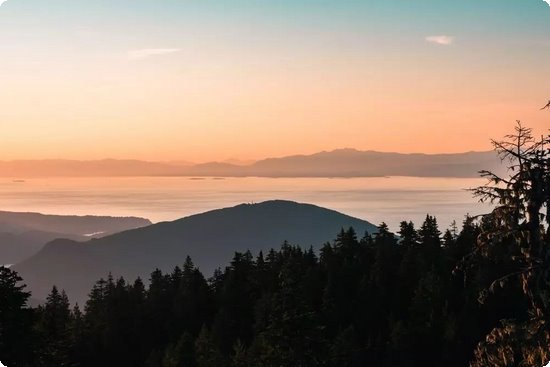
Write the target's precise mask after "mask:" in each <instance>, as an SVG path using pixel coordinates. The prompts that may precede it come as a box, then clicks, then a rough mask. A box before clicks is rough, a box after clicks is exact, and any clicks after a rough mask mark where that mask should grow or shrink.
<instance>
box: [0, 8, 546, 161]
mask: <svg viewBox="0 0 550 367" xmlns="http://www.w3.org/2000/svg"><path fill="white" fill-rule="evenodd" d="M31 3H33V1H31ZM54 3H55V2H54ZM37 4H38V3H37ZM59 4H62V5H63V6H65V7H67V6H69V5H68V4H69V3H67V2H65V1H60V2H59ZM136 4H137V5H136V6H138V5H139V6H153V5H150V4H149V5H146V3H145V2H143V4H142V3H141V2H140V1H137V2H136ZM163 4H164V5H163ZM472 4H473V3H472ZM157 5H158V7H159V11H161V10H166V12H168V10H170V9H169V8H170V6H172V7H175V6H177V5H175V4H172V3H170V2H162V1H159V3H158V4H157ZM157 5H155V6H157ZM543 5H544V4H542V5H541V6H540V9H539V7H538V6H536V5H535V4H531V5H530V8H529V11H532V12H533V15H532V17H533V19H534V20H532V21H530V22H531V23H532V24H539V23H540V25H539V26H538V28H535V27H534V26H533V28H534V29H529V31H528V32H527V31H526V32H525V34H523V35H519V34H518V35H517V36H516V37H515V38H514V37H510V36H509V35H507V34H503V35H502V36H498V37H497V36H495V35H490V36H488V37H493V38H491V39H486V40H484V39H480V37H479V35H478V34H475V33H474V31H473V30H471V27H470V24H469V23H468V22H467V20H468V18H467V16H466V15H464V17H465V18H464V20H463V21H459V20H456V24H452V23H451V24H450V25H449V28H450V30H449V32H450V31H453V32H452V35H453V37H448V38H445V37H444V36H442V37H440V38H437V37H435V38H434V37H432V38H429V37H428V38H429V39H436V40H437V39H444V40H447V41H446V42H444V44H432V43H429V42H426V40H425V36H428V35H430V34H438V33H435V32H436V30H435V29H436V28H437V31H439V28H440V27H441V24H440V23H438V22H435V21H434V22H433V23H434V24H431V23H430V22H428V20H425V23H422V22H420V21H419V23H418V24H408V23H407V22H405V21H403V22H402V23H399V24H394V23H392V22H389V21H388V22H387V24H386V23H384V24H378V23H377V22H376V21H373V22H372V23H373V24H372V25H369V24H370V23H369V24H367V25H364V24H363V23H364V22H363V20H362V19H360V18H359V19H354V18H352V16H351V15H349V14H348V13H345V12H344V10H346V11H349V10H350V9H338V10H340V11H341V12H340V13H338V12H334V9H328V8H327V9H323V11H326V14H325V13H320V15H318V16H319V19H320V20H326V19H330V16H332V14H333V13H334V14H336V15H334V17H336V18H335V19H332V20H333V21H334V22H333V23H328V24H329V25H330V27H329V26H326V27H325V26H322V24H325V23H322V22H321V23H319V24H316V23H314V22H315V20H316V18H311V17H312V16H311V15H310V14H309V10H312V9H308V8H303V9H301V8H299V9H294V10H292V11H294V12H299V11H303V14H302V13H298V15H296V17H297V18H296V20H295V23H292V19H291V20H288V19H287V18H285V17H284V16H283V15H285V16H286V15H288V14H286V13H285V14H282V13H281V14H277V13H275V14H276V15H271V16H270V17H271V18H269V17H268V15H267V14H268V12H265V13H264V12H263V10H262V11H261V12H260V11H259V10H258V14H256V13H255V14H252V15H250V17H251V18H250V19H249V20H248V22H249V23H246V22H245V23H243V24H241V23H242V21H241V23H239V22H238V21H237V20H235V19H240V18H239V17H240V16H241V15H242V14H248V13H247V11H248V9H245V8H242V9H241V12H242V14H241V13H240V12H238V11H235V13H234V14H233V13H231V14H229V15H228V17H230V16H234V17H235V19H230V20H226V19H223V20H222V21H220V22H219V24H218V23H216V22H214V20H213V19H204V20H203V23H201V22H197V24H194V23H192V24H190V25H189V24H188V23H185V22H182V21H180V19H179V18H177V17H176V15H177V14H176V13H175V14H176V15H174V20H173V24H169V25H164V23H162V22H164V21H165V19H164V18H163V19H161V20H158V19H152V17H153V16H152V15H151V16H149V15H148V16H144V15H139V17H140V18H139V20H140V21H142V22H143V24H144V25H143V29H141V28H136V27H137V26H136V24H138V23H139V22H137V21H136V24H134V23H133V20H132V19H129V20H128V24H126V25H120V24H118V23H117V24H116V26H113V27H114V28H112V29H109V28H105V29H101V27H100V26H99V25H96V27H95V28H94V27H93V26H88V28H87V27H84V26H82V25H80V24H74V25H63V23H62V22H54V21H53V20H51V22H52V23H47V24H45V25H44V27H45V28H44V29H46V30H48V32H46V33H45V34H44V35H42V33H40V32H39V31H32V30H29V29H28V28H29V26H28V23H25V21H23V20H25V19H26V18H25V14H26V13H25V11H27V10H25V8H24V6H25V3H24V2H18V1H17V0H14V1H9V2H7V3H6V5H4V6H3V7H2V9H1V10H0V19H2V18H1V17H6V18H5V19H10V22H5V23H4V24H2V22H0V44H1V45H4V47H0V67H1V69H0V83H1V85H2V86H1V88H0V124H1V127H2V134H1V135H0V159H1V160H12V159H46V158H48V159H49V158H51V159H57V158H63V159H103V158H120V159H142V160H154V161H168V160H185V161H192V162H205V161H212V160H226V159H230V158H235V159H242V160H251V159H262V158H265V157H278V156H285V155H293V154H311V153H315V152H318V151H323V150H333V149H338V148H355V149H359V150H377V151H394V152H403V153H411V152H423V153H454V152H464V151H472V150H476V151H482V150H489V149H491V146H490V139H491V138H495V139H498V138H500V137H502V136H503V135H505V134H507V133H509V132H511V131H512V129H513V126H514V123H515V121H516V120H518V119H519V120H522V121H523V122H524V123H525V124H526V125H527V126H530V127H532V128H534V130H535V131H536V133H537V134H539V133H543V132H545V131H546V129H547V128H548V127H550V112H547V111H544V112H543V111H540V110H539V108H540V107H541V106H542V105H543V104H544V103H545V101H546V100H547V99H548V98H550V87H548V85H547V83H546V84H544V83H543V81H542V80H541V78H543V76H544V75H545V74H544V69H545V67H544V66H545V65H547V64H548V62H546V61H550V49H549V47H548V42H547V41H544V39H547V37H548V34H550V27H548V26H545V25H544V24H545V23H544V22H543V21H542V20H544V18H542V16H539V15H537V14H538V13H535V12H536V11H541V10H543V9H542V6H543ZM28 6H30V5H28ZM37 6H38V5H37ZM82 6H100V5H93V4H91V5H90V4H88V5H82ZM196 6H198V5H196ZM296 6H297V5H296ZM327 6H328V5H327ZM337 6H338V5H334V7H337ZM350 6H351V5H350ZM464 6H466V5H464ZM471 6H474V5H471ZM480 6H481V5H480ZM18 7H21V8H18ZM289 7H291V5H289ZM342 7H343V5H342ZM60 9H61V10H63V11H66V12H69V10H65V9H64V8H62V7H61V5H60V6H59V9H57V11H59V12H60V13H59V14H64V13H62V12H61V10H60ZM369 9H370V8H365V9H356V10H354V11H356V12H357V13H358V14H360V13H361V12H362V11H363V12H364V14H365V17H367V16H369V14H370V13H369V12H370V10H369ZM373 9H378V10H379V11H382V10H380V9H381V8H376V7H374V8H373ZM55 10H56V9H53V10H51V11H52V14H56V13H55ZM70 10H71V11H73V12H75V13H76V12H77V10H76V8H75V9H72V8H71V9H70ZM103 10H105V14H103V13H101V12H100V11H99V10H98V11H97V14H100V15H101V17H99V16H98V17H99V18H100V19H101V20H102V21H103V20H104V18H105V19H110V18H109V17H110V16H112V15H109V14H108V12H107V11H106V10H109V11H113V9H111V8H109V9H102V11H103ZM306 10H307V12H306ZM352 10H353V9H352ZM390 10H391V11H395V9H390ZM443 10H445V11H447V10H446V9H444V7H443V6H442V8H441V11H443ZM489 10H490V9H488V10H487V11H489ZM319 11H320V10H319ZM388 11H389V10H388ZM419 11H420V10H419ZM480 11H481V13H480V14H483V13H482V11H484V9H481V10H480ZM513 11H516V10H514V9H512V7H511V8H510V14H512V13H513ZM174 12H175V10H174ZM281 12H283V10H281ZM548 13H549V14H548V16H550V12H548ZM102 14H103V15H102ZM136 14H137V13H136ZM181 14H182V15H181V16H182V17H183V16H185V13H184V12H183V9H182V13H181ZM205 14H206V13H205ZM338 14H340V15H338ZM342 14H344V15H342ZM350 14H353V12H350ZM384 14H386V13H384ZM388 14H393V13H388ZM449 14H450V13H449ZM449 14H447V13H445V14H443V13H442V15H445V16H450V15H449ZM490 14H492V13H490ZM503 14H504V15H503V17H505V16H509V15H507V13H503ZM382 15H383V14H382ZM393 15H394V16H396V17H398V18H399V17H403V16H404V15H402V14H397V15H396V14H393ZM406 15H407V17H406V18H405V19H409V18H411V17H412V18H414V16H412V15H411V16H409V15H410V14H406ZM74 16H75V19H77V20H78V19H80V20H83V21H85V22H84V23H86V22H88V23H90V24H93V22H92V19H88V18H86V17H90V15H89V14H88V13H84V10H82V14H75V15H74ZM202 16H205V15H204V14H202ZM338 16H339V17H340V18H337V17H338ZM372 16H373V17H374V15H372ZM380 16H381V15H380ZM468 16H469V15H468ZM17 17H20V18H21V19H23V20H21V21H20V22H21V24H19V23H17V21H16V20H17V19H18V18H17ZM52 17H53V15H52ZM79 17H80V18H79ZM135 17H138V15H135ZM150 17H151V19H149V18H150ZM165 17H166V18H168V15H165ZM205 17H206V16H205ZM325 18H326V19H325ZM348 18H349V19H348ZM535 18H536V19H535ZM14 19H15V20H14ZM53 19H54V20H56V19H55V17H54V18H53ZM247 19H248V18H247ZM373 19H375V20H376V19H377V18H373ZM453 19H454V18H453ZM457 19H458V18H457ZM503 19H504V18H503ZM43 21H44V22H46V20H43ZM117 21H118V20H117ZM470 21H471V20H470ZM489 21H491V22H493V23H494V25H491V26H492V27H493V26H494V27H495V29H496V27H497V26H499V27H501V25H500V24H501V23H502V24H504V21H503V20H501V19H496V18H495V19H492V20H487V22H489ZM74 22H75V23H76V20H75V21H74ZM224 22H225V23H224ZM285 22H287V23H288V22H290V23H289V24H286V23H285ZM303 22H306V23H307V22H311V27H315V29H309V28H305V26H304V25H303V24H302V23H303ZM338 22H342V23H341V24H340V23H338ZM354 22H356V23H354ZM537 22H539V23H537ZM211 23H212V24H214V25H212V24H211ZM348 23H349V24H348ZM379 23H381V22H379ZM98 24H99V23H98ZM161 24H162V26H161ZM181 24H185V26H182V25H181ZM320 24H321V25H320ZM488 24H489V23H488ZM548 24H550V22H548ZM428 25H430V26H429V27H428ZM436 26H437V27H436ZM474 26H475V27H477V28H478V29H482V30H483V29H484V28H483V26H486V27H489V26H488V25H485V24H483V26H482V25H480V24H474ZM524 26H525V25H524V24H523V23H521V22H519V21H518V24H517V27H518V29H524V28H525V27H524ZM37 27H38V26H37ZM56 27H58V28H56ZM124 27H126V28H124ZM147 27H153V28H152V29H155V31H154V32H151V31H149V29H150V28H147ZM155 27H156V28H155ZM177 27H183V28H182V29H178V28H177ZM185 27H188V28H189V29H187V28H185ZM193 27H195V28H193ZM208 27H210V28H208ZM285 27H286V28H285ZM338 27H340V28H338ZM368 27H372V29H370V28H368ZM374 27H378V28H374ZM393 27H397V30H399V29H400V30H401V33H400V35H398V34H397V33H395V32H396V30H394V29H393ZM399 27H401V28H399ZM508 27H512V28H513V25H512V26H508ZM521 27H523V28H521ZM218 28H219V29H218ZM363 28H365V29H363ZM136 29H138V30H139V35H135V34H134V33H135V32H137V31H136ZM432 29H434V30H432ZM488 29H489V28H488ZM490 29H491V30H492V28H490ZM251 30H253V31H254V32H252V33H253V34H252V35H251V32H250V31H251ZM2 31H4V32H2ZM119 31H120V32H119ZM122 31H124V32H122ZM169 31H170V32H172V33H170V32H169ZM442 31H443V30H442ZM34 32H36V33H34ZM116 32H119V33H120V34H118V33H116ZM125 32H127V33H125ZM132 32H134V33H132ZM155 32H156V33H155ZM178 32H179V33H178ZM185 32H187V33H185ZM232 32H233V33H232ZM406 32H408V33H406ZM428 32H429V33H428ZM522 32H523V31H522ZM173 33H174V34H173ZM187 34H192V35H193V37H190V36H187ZM182 35H183V36H182ZM161 36H162V37H161ZM186 36H187V37H186ZM495 37H496V38H495ZM166 39H168V41H166ZM541 40H542V41H541ZM151 44H153V45H155V44H158V45H159V46H162V47H159V48H158V49H157V48H152V49H142V50H139V49H140V48H142V45H151ZM487 44H490V46H487ZM6 45H7V46H6ZM136 49H138V51H135V50H136ZM132 50H134V51H132ZM529 52H532V53H533V54H532V55H533V56H532V57H531V56H530V57H527V56H526V55H531V53H529Z"/></svg>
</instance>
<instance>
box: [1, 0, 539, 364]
mask: <svg viewBox="0 0 550 367" xmlns="http://www.w3.org/2000/svg"><path fill="white" fill-rule="evenodd" d="M4 1H5V0H4ZM542 1H544V2H545V3H546V4H548V5H550V0H542ZM548 364H550V362H548Z"/></svg>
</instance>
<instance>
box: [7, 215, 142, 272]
mask: <svg viewBox="0 0 550 367" xmlns="http://www.w3.org/2000/svg"><path fill="white" fill-rule="evenodd" d="M149 224H151V222H150V221H149V220H147V219H143V218H135V217H121V218H117V217H98V216H63V215H44V214H39V213H17V212H5V211H0V264H15V263H18V262H20V261H22V260H24V259H26V258H28V257H29V256H31V255H33V254H35V253H36V252H38V251H39V250H40V249H41V248H42V247H43V246H44V244H46V243H47V242H49V241H52V240H54V239H56V238H68V239H72V240H80V241H84V240H87V239H89V238H91V237H103V236H107V235H109V234H113V233H116V232H120V231H124V230H127V229H133V228H139V227H143V226H146V225H149Z"/></svg>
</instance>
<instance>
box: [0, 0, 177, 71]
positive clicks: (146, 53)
mask: <svg viewBox="0 0 550 367" xmlns="http://www.w3.org/2000/svg"><path fill="white" fill-rule="evenodd" d="M0 1H2V0H0ZM179 51H180V49H179V48H144V49H141V50H132V51H129V52H128V57H129V58H130V59H132V60H139V59H146V58H148V57H151V56H161V55H168V54H173V53H176V52H179Z"/></svg>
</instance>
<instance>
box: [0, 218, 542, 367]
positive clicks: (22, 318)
mask: <svg viewBox="0 0 550 367" xmlns="http://www.w3.org/2000/svg"><path fill="white" fill-rule="evenodd" d="M243 209H244V208H243ZM482 231H483V229H482V227H481V226H479V225H478V224H475V223H474V222H473V221H472V220H469V219H468V220H466V222H465V223H464V228H463V229H462V231H460V233H459V232H456V231H454V230H450V231H447V232H446V233H445V234H444V236H441V233H440V232H439V230H438V227H437V222H436V221H435V218H432V217H427V218H426V221H425V223H424V224H423V225H422V226H421V228H420V229H418V230H415V228H414V226H413V224H412V223H406V222H404V223H402V226H401V230H400V233H399V234H400V236H401V241H400V242H399V243H398V242H397V240H396V239H395V237H394V235H392V234H391V233H389V232H388V231H387V228H386V227H384V226H382V227H381V228H380V229H379V230H378V233H377V234H376V235H374V236H365V237H364V238H358V237H357V235H356V233H355V231H353V230H352V229H349V230H345V231H344V230H342V231H341V232H340V233H339V234H338V236H337V238H336V241H335V242H333V243H332V244H326V245H325V246H323V247H322V249H321V251H320V255H317V254H316V253H315V252H314V251H312V250H306V249H302V248H299V247H294V246H291V245H288V244H285V245H283V246H282V248H280V250H278V251H275V250H271V251H266V252H264V253H259V254H255V255H252V254H251V253H250V252H244V253H242V252H241V253H236V254H235V255H234V256H233V259H232V261H231V262H230V264H229V265H228V266H227V267H226V268H225V269H224V270H221V271H216V272H215V273H214V275H213V277H212V278H210V279H209V280H207V279H206V277H207V276H208V274H206V273H203V272H201V271H200V270H199V269H198V268H197V267H196V265H195V264H194V263H193V262H192V260H191V258H187V259H185V257H183V258H176V257H174V262H177V263H179V264H180V266H178V267H174V268H173V269H171V270H170V271H167V272H161V271H160V270H156V271H154V272H153V273H152V274H151V275H150V285H149V286H147V285H145V284H144V282H143V281H142V280H140V279H137V280H135V279H132V278H128V279H126V280H124V279H117V278H112V277H107V274H106V273H105V274H104V276H105V278H104V280H100V281H98V282H96V283H95V285H94V286H93V288H92V289H91V293H90V297H89V299H88V300H87V302H86V303H85V305H83V306H84V307H82V308H75V309H73V310H72V311H71V309H70V306H69V300H68V298H67V296H66V295H65V294H64V293H63V292H61V291H60V290H59V289H53V290H52V291H51V292H50V295H49V296H48V298H47V302H46V304H45V305H44V307H41V308H39V309H36V310H27V309H25V308H23V305H24V301H25V298H26V295H25V294H23V293H21V290H20V289H17V288H16V287H15V284H16V282H15V281H14V279H15V277H16V275H15V274H14V273H11V271H10V270H9V269H4V270H1V269H0V283H1V284H4V285H6V284H12V287H11V288H10V287H8V288H7V289H6V292H5V293H4V297H7V299H12V300H18V301H16V302H14V303H10V304H11V305H12V306H11V308H9V311H7V313H6V312H4V313H0V315H4V316H5V317H4V319H0V322H2V323H3V324H1V325H2V326H3V327H4V329H3V332H5V335H10V338H7V339H5V340H4V344H0V355H2V357H3V358H6V361H9V362H13V361H18V362H19V363H18V364H15V365H17V366H33V367H49V366H62V365H71V366H73V365H74V366H82V367H88V366H89V367H96V366H116V367H126V366H127V367H173V366H176V367H178V366H182V367H183V366H195V367H214V366H215V367H245V366H247V367H265V366H285V367H286V366H288V367H290V366H304V367H309V366H311V367H318V366H327V367H333V366H334V367H335V366H392V367H393V366H397V367H401V366H402V367H413V366H418V367H424V366H447V367H466V366H468V365H469V363H470V361H475V363H476V364H474V366H476V367H477V366H497V365H498V364H494V365H493V364H491V365H490V364H488V362H487V361H488V360H487V359H486V358H487V356H488V355H489V356H491V355H492V354H491V353H497V354H498V355H500V354H499V353H500V352H499V350H500V349H496V348H499V347H501V348H503V349H504V350H505V351H507V350H509V351H511V353H514V351H515V350H516V349H517V348H523V347H526V348H527V349H526V351H527V352H529V351H530V349H529V347H528V346H525V345H523V346H522V344H521V343H522V339H519V340H515V339H514V340H515V341H513V342H514V343H515V344H514V345H513V346H511V347H510V349H506V348H508V344H506V343H508V342H507V341H501V342H500V343H502V345H497V346H491V345H489V346H486V345H484V344H483V343H482V342H483V341H484V340H485V336H486V335H487V334H488V333H489V332H490V330H491V329H492V328H494V327H499V326H500V325H501V323H500V321H499V320H501V319H510V320H509V321H508V322H509V323H510V325H513V322H514V321H513V320H525V318H526V317H527V316H528V305H527V303H526V298H525V297H524V295H523V293H522V291H521V287H520V286H519V284H518V283H515V284H514V285H513V286H512V287H508V288H507V289H500V290H498V291H497V292H494V293H493V294H491V296H490V299H486V300H485V302H484V303H480V302H479V299H478V297H479V295H480V294H481V293H482V290H484V289H487V288H488V287H489V285H490V282H491V280H492V279H494V278H495V277H498V276H500V275H501V274H502V272H503V271H505V269H509V268H510V266H511V263H510V258H509V257H508V256H506V255H505V254H504V252H505V251H504V252H503V253H501V255H500V256H494V257H492V258H490V259H489V258H484V257H483V256H481V255H480V256H475V257H474V258H472V261H471V265H472V266H469V267H468V269H467V270H466V268H465V267H462V266H459V264H460V263H461V260H462V259H464V256H465V255H466V254H470V253H472V251H473V250H474V249H475V247H476V238H478V237H479V235H480V233H482ZM71 270H72V269H71ZM148 278H149V276H148ZM10 279H11V282H10V281H8V280H10ZM19 284H20V283H19ZM17 302H19V303H17ZM16 304H18V305H19V306H20V307H21V308H17V307H14V306H13V305H16ZM2 307H3V306H2V304H0V311H1V310H2ZM4 311H6V310H4ZM6 317H7V318H6ZM31 320H35V321H34V322H32V321H31ZM0 337H1V336H0ZM478 343H481V344H479V345H478ZM476 346H477V347H476ZM514 348H516V349H514ZM527 352H526V353H527ZM2 353H3V354H2ZM529 353H530V352H529ZM8 365H11V364H8ZM512 365H515V364H512ZM541 365H542V364H541ZM499 366H500V365H499ZM529 366H531V365H529ZM533 366H534V365H533Z"/></svg>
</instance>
